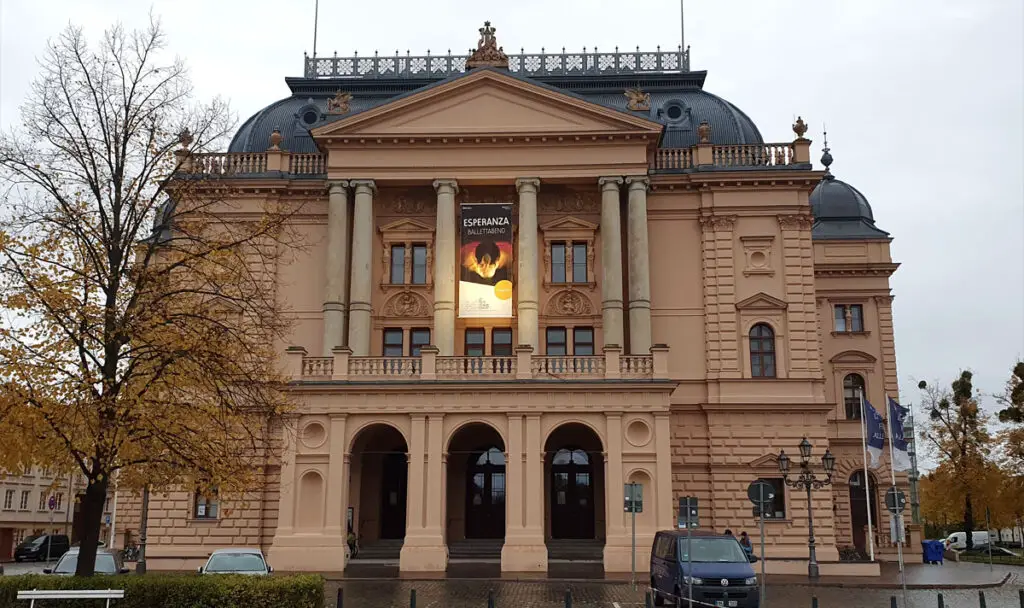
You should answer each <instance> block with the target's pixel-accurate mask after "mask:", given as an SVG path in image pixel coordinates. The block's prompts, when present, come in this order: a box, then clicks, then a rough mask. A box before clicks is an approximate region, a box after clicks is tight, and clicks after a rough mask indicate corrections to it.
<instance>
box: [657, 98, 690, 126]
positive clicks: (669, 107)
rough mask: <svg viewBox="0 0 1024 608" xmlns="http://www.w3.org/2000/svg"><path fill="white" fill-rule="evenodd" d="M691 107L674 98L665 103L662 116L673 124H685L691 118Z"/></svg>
mask: <svg viewBox="0 0 1024 608" xmlns="http://www.w3.org/2000/svg"><path fill="white" fill-rule="evenodd" d="M689 113H690V109H689V108H687V107H686V104H684V103H683V102H682V101H680V100H678V99H673V100H670V101H667V102H665V105H663V106H662V107H661V116H662V118H663V119H664V120H665V121H666V122H668V123H671V124H673V125H676V126H677V127H678V126H685V124H684V123H686V122H687V119H688V118H689Z"/></svg>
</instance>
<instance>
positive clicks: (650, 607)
mask: <svg viewBox="0 0 1024 608" xmlns="http://www.w3.org/2000/svg"><path fill="white" fill-rule="evenodd" d="M1021 593H1024V590H1021ZM644 608H654V601H653V600H652V599H651V590H650V589H648V590H647V593H645V594H644Z"/></svg>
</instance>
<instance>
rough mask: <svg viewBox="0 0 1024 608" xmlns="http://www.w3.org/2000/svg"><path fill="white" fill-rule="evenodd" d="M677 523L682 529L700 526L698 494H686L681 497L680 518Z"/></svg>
mask: <svg viewBox="0 0 1024 608" xmlns="http://www.w3.org/2000/svg"><path fill="white" fill-rule="evenodd" d="M677 525H678V526H679V528H680V529H689V528H697V527H700V513H699V511H698V509H697V497H696V496H684V497H682V498H680V499H679V520H678V522H677Z"/></svg>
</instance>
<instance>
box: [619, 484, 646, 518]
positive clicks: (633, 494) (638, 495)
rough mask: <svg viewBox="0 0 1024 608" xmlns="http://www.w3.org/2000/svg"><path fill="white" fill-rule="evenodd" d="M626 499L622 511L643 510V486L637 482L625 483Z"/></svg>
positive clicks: (640, 511)
mask: <svg viewBox="0 0 1024 608" xmlns="http://www.w3.org/2000/svg"><path fill="white" fill-rule="evenodd" d="M625 490H626V501H625V507H624V508H623V511H625V512H626V513H643V512H644V487H643V486H642V485H640V484H638V483H627V484H626V486H625Z"/></svg>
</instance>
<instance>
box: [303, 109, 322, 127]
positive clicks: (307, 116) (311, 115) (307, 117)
mask: <svg viewBox="0 0 1024 608" xmlns="http://www.w3.org/2000/svg"><path fill="white" fill-rule="evenodd" d="M319 119H320V115H319V114H317V113H316V111H315V110H306V111H305V112H303V113H302V122H304V123H306V124H307V125H311V124H313V123H315V122H316V121H317V120H319Z"/></svg>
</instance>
